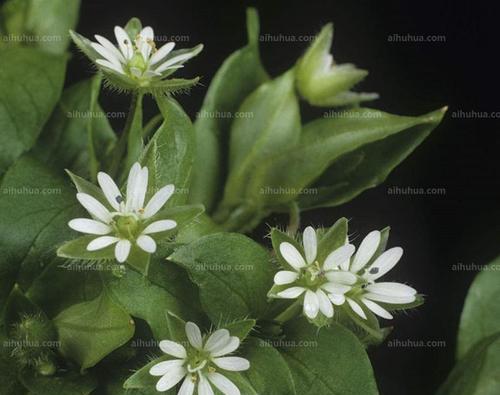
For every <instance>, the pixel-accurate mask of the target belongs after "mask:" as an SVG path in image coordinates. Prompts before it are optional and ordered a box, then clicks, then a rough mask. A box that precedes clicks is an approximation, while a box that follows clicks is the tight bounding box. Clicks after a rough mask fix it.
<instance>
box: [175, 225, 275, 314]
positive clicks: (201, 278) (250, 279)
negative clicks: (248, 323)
mask: <svg viewBox="0 0 500 395" xmlns="http://www.w3.org/2000/svg"><path fill="white" fill-rule="evenodd" d="M169 260H171V261H173V262H176V263H178V264H179V265H181V266H182V267H184V268H186V269H187V270H188V272H189V275H190V277H191V279H192V280H193V281H194V283H195V284H196V285H197V286H198V287H199V289H200V300H201V304H202V306H203V309H204V311H205V312H206V313H207V314H208V316H209V317H210V318H211V320H212V322H219V321H220V320H231V319H241V318H244V317H247V316H249V317H251V318H259V317H262V316H263V315H264V313H265V311H266V310H267V308H268V305H267V303H266V293H267V291H268V289H269V288H270V287H271V285H272V283H273V270H272V267H271V265H270V263H269V254H268V252H267V251H266V250H265V249H264V248H262V247H261V246H260V245H259V244H257V243H256V242H254V241H253V240H251V239H249V238H247V237H245V236H243V235H240V234H236V233H219V234H214V235H209V236H205V237H202V238H201V239H198V240H196V241H195V242H193V243H191V244H189V245H187V246H184V247H181V248H179V249H178V250H177V251H175V252H174V253H173V254H172V255H171V256H170V257H169Z"/></svg>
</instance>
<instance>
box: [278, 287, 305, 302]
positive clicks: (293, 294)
mask: <svg viewBox="0 0 500 395" xmlns="http://www.w3.org/2000/svg"><path fill="white" fill-rule="evenodd" d="M305 290H306V289H305V288H303V287H290V288H287V289H285V290H284V291H281V292H278V293H277V296H279V297H280V298H284V299H295V298H298V297H299V296H300V295H302V294H303V293H304V291H305Z"/></svg>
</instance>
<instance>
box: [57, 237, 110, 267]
mask: <svg viewBox="0 0 500 395" xmlns="http://www.w3.org/2000/svg"><path fill="white" fill-rule="evenodd" d="M95 238H96V236H95V235H85V236H80V237H78V238H75V239H73V240H70V241H67V242H66V243H64V244H63V245H62V246H60V247H59V248H58V249H57V256H58V257H60V258H66V259H83V260H88V261H93V262H101V263H104V262H112V261H114V260H115V244H113V245H110V246H108V247H106V248H102V249H100V250H97V251H88V250H87V246H88V244H89V243H90V242H91V241H92V240H94V239H95Z"/></svg>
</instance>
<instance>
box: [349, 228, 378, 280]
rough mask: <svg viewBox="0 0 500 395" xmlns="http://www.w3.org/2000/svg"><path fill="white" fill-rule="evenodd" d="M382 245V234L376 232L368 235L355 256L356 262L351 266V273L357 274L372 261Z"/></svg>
mask: <svg viewBox="0 0 500 395" xmlns="http://www.w3.org/2000/svg"><path fill="white" fill-rule="evenodd" d="M379 244H380V232H379V231H378V230H374V231H373V232H370V233H368V235H366V237H365V238H364V239H363V241H362V242H361V245H360V246H359V248H358V252H357V253H356V255H355V256H354V260H353V261H352V265H351V272H353V273H357V272H358V271H360V270H361V269H362V268H363V267H365V265H366V264H367V263H368V262H369V261H370V259H371V258H372V256H373V254H375V251H377V248H378V246H379Z"/></svg>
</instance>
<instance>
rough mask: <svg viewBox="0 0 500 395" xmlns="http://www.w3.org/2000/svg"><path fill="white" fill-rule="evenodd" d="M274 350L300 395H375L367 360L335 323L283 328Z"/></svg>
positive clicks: (294, 324)
mask: <svg viewBox="0 0 500 395" xmlns="http://www.w3.org/2000/svg"><path fill="white" fill-rule="evenodd" d="M284 329H285V334H286V337H285V339H284V341H283V345H282V346H280V347H279V348H278V350H279V351H281V353H282V355H283V356H284V357H285V360H286V361H287V363H288V366H289V367H290V370H291V372H292V376H293V378H294V381H295V389H296V391H297V394H300V395H317V394H321V395H338V394H342V395H359V394H363V395H376V394H378V390H377V384H376V383H375V378H374V376H373V370H372V367H371V365H370V360H369V359H368V355H367V354H366V352H365V350H364V348H363V346H362V345H361V343H360V342H359V341H358V339H357V338H356V337H355V336H354V335H353V334H352V333H351V332H350V331H348V330H347V329H344V328H343V327H342V326H340V325H338V324H335V323H334V324H332V325H331V326H330V327H329V328H322V329H320V330H318V329H317V328H316V327H314V326H312V325H310V324H309V323H308V322H307V321H306V320H304V319H299V320H294V321H291V322H289V323H288V324H287V325H286V326H285V328H284Z"/></svg>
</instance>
